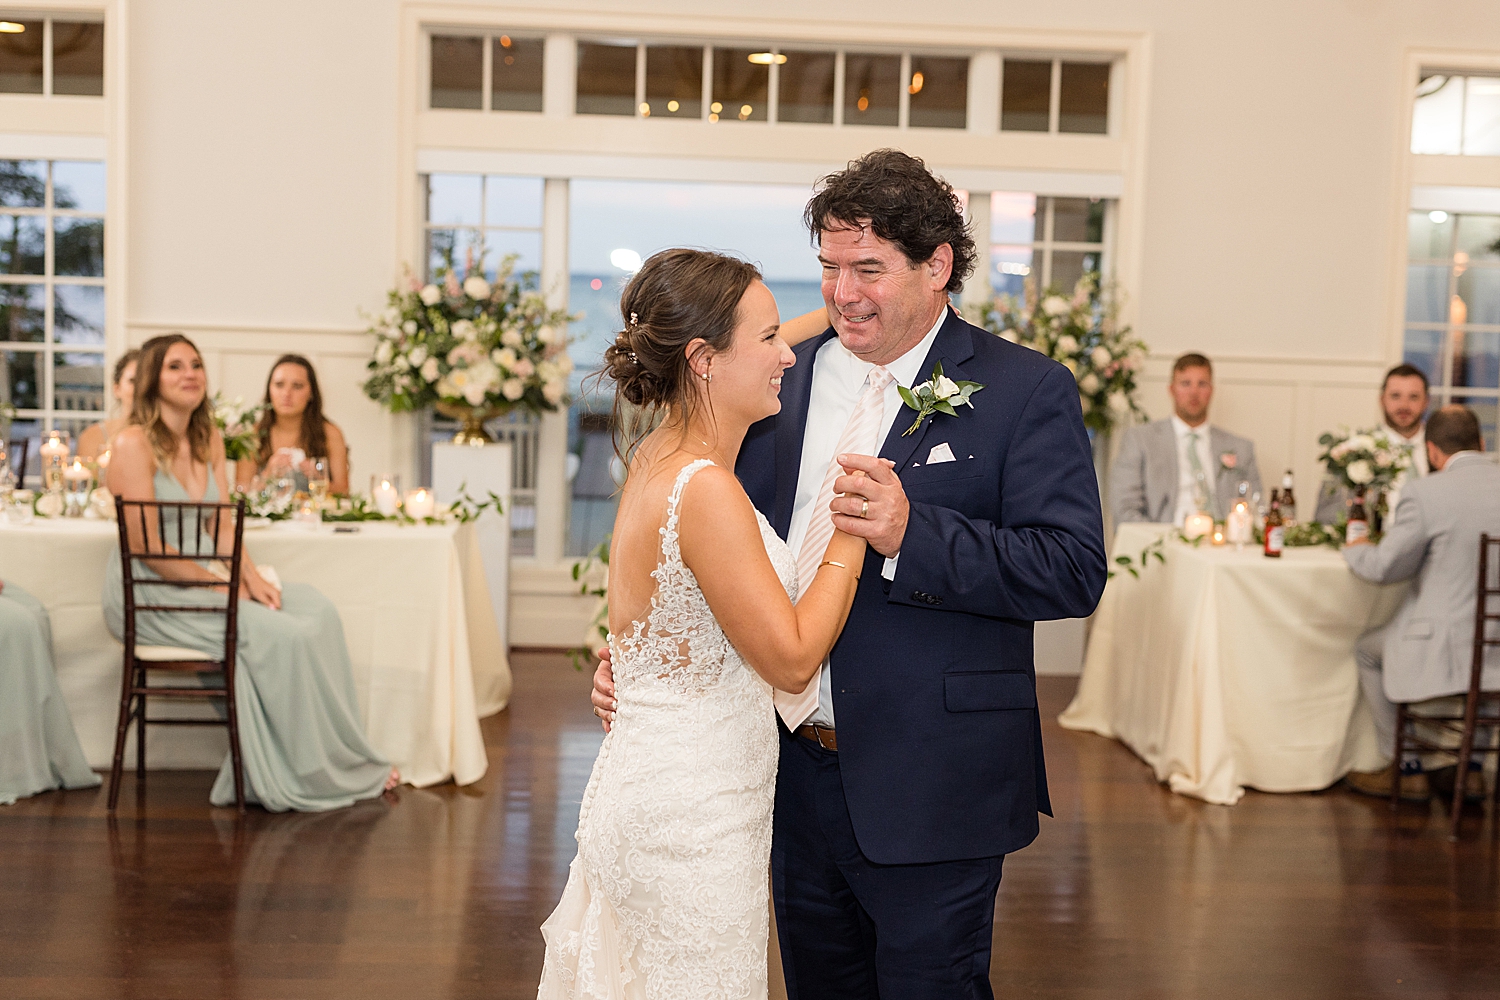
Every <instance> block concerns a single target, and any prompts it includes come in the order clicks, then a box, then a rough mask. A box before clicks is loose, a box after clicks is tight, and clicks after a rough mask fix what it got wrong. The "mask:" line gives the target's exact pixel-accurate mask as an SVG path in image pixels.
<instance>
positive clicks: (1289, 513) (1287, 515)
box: [1281, 469, 1297, 527]
mask: <svg viewBox="0 0 1500 1000" xmlns="http://www.w3.org/2000/svg"><path fill="white" fill-rule="evenodd" d="M1281 519H1282V520H1283V521H1285V522H1286V524H1287V526H1288V527H1290V526H1291V525H1294V524H1296V523H1297V498H1296V497H1295V496H1294V495H1293V493H1292V470H1291V469H1287V470H1286V475H1284V476H1282V477H1281Z"/></svg>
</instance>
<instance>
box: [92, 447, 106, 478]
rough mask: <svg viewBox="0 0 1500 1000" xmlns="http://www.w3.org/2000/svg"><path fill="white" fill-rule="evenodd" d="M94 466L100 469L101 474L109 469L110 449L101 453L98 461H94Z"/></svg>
mask: <svg viewBox="0 0 1500 1000" xmlns="http://www.w3.org/2000/svg"><path fill="white" fill-rule="evenodd" d="M94 464H95V465H97V466H98V467H99V471H100V472H103V471H104V470H105V469H107V468H109V449H108V448H105V449H104V450H103V451H101V452H100V453H99V457H98V458H96V459H94Z"/></svg>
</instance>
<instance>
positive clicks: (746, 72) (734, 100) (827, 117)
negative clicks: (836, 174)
mask: <svg viewBox="0 0 1500 1000" xmlns="http://www.w3.org/2000/svg"><path fill="white" fill-rule="evenodd" d="M968 101H969V57H968V55H966V54H963V55H960V54H954V55H933V54H922V53H901V52H860V51H853V50H850V51H844V50H829V51H817V50H804V49H798V48H782V47H780V46H776V45H759V46H757V45H735V46H721V45H682V44H660V45H658V44H654V43H649V42H642V43H637V44H629V43H618V42H607V41H583V42H579V43H578V100H577V105H576V109H575V110H576V111H577V113H578V114H581V115H637V116H639V117H641V118H686V119H697V120H702V121H707V122H734V121H742V122H765V121H771V122H778V121H779V122H801V123H811V124H822V125H870V126H876V127H884V128H905V127H911V128H957V129H962V128H965V127H967V125H968Z"/></svg>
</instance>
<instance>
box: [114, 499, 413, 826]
mask: <svg viewBox="0 0 1500 1000" xmlns="http://www.w3.org/2000/svg"><path fill="white" fill-rule="evenodd" d="M153 482H154V485H155V489H156V499H158V500H189V499H190V497H189V496H188V494H187V491H186V490H185V489H183V487H182V484H180V483H178V482H177V480H176V479H174V478H172V477H171V476H169V475H167V474H166V473H165V472H162V471H158V472H157V473H156V476H155V479H154V481H153ZM218 498H219V490H218V486H217V484H216V483H215V482H214V477H213V471H212V470H209V477H208V488H207V490H206V491H205V492H204V495H203V502H206V503H212V502H217V501H218ZM167 516H168V524H167V532H168V537H169V539H170V538H174V537H175V535H176V521H175V520H173V519H172V515H171V512H170V511H169V512H167ZM185 527H186V528H188V529H189V530H191V527H192V526H185ZM147 572H149V570H148V571H147ZM149 589H150V590H155V591H160V592H162V593H158V594H152V595H149V596H148V595H146V594H144V593H143V592H142V590H141V589H139V588H138V590H137V600H138V601H149V602H151V603H162V604H181V603H189V602H191V603H201V604H212V603H215V602H218V603H219V604H221V605H222V603H223V596H222V595H220V594H216V593H213V592H206V591H203V590H195V589H189V588H178V587H172V588H167V587H156V588H149ZM242 593H243V592H242ZM124 607H125V598H124V584H123V582H122V580H121V577H120V553H119V550H118V546H117V547H116V550H115V551H114V552H113V553H112V554H111V556H110V564H109V569H108V570H107V571H106V573H105V577H104V618H105V621H106V623H107V624H108V625H109V630H110V631H111V632H113V633H114V634H115V636H116V637H123V636H124V632H125V613H124ZM136 641H137V642H140V643H148V644H152V645H160V646H185V647H187V648H189V649H198V650H202V651H203V652H205V653H220V652H222V651H223V649H224V619H223V618H221V617H219V616H217V615H202V614H175V615H174V614H170V613H166V612H157V613H143V614H137V615H136ZM236 650H237V651H236V654H235V704H236V706H237V707H238V709H239V725H240V751H241V757H242V759H243V761H244V768H245V798H246V800H247V801H250V802H258V803H260V804H261V805H262V806H264V807H265V808H266V809H268V810H270V811H271V812H285V811H287V810H298V811H302V812H317V811H321V810H326V809H340V808H343V807H344V806H347V805H351V804H352V803H355V802H358V801H360V800H361V799H368V798H373V797H375V796H377V795H379V794H380V793H381V792H382V791H383V790H384V788H385V781H386V778H387V776H388V775H389V774H390V771H391V765H390V764H389V763H388V762H387V761H385V760H383V759H382V758H381V756H380V755H379V754H378V753H376V752H375V751H374V750H373V749H372V748H371V747H370V744H369V741H368V740H366V739H365V735H364V727H363V726H362V725H361V724H360V719H359V704H358V701H357V699H356V697H355V693H354V675H353V670H352V668H351V667H350V664H349V650H348V647H347V646H346V645H345V643H344V627H343V623H342V622H340V621H339V614H338V611H337V609H335V608H334V606H333V602H332V601H330V600H328V598H326V597H324V596H323V595H322V594H320V593H319V592H318V591H317V590H316V589H314V588H313V587H310V586H308V585H307V584H299V583H287V584H285V585H284V586H283V589H282V591H281V609H280V610H279V611H273V610H272V609H270V608H268V607H266V606H265V605H263V604H258V603H256V602H254V601H250V600H247V599H245V598H244V597H243V596H242V597H241V599H240V608H239V641H238V645H237V647H236ZM230 766H231V765H230V761H229V760H228V759H227V757H226V759H225V761H224V765H223V767H221V768H220V769H219V777H218V780H217V781H215V782H214V787H213V791H212V792H211V793H210V795H209V801H211V802H212V803H213V804H214V805H216V806H226V805H232V804H233V803H234V775H233V773H232V771H231V769H230Z"/></svg>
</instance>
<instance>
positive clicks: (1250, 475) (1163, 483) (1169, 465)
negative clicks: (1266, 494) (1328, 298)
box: [1110, 418, 1260, 524]
mask: <svg viewBox="0 0 1500 1000" xmlns="http://www.w3.org/2000/svg"><path fill="white" fill-rule="evenodd" d="M1208 451H1209V455H1210V456H1211V458H1212V460H1213V463H1214V468H1212V469H1206V470H1204V471H1206V472H1207V473H1208V474H1209V476H1210V477H1211V481H1210V484H1209V493H1210V496H1209V501H1210V505H1211V506H1212V507H1213V510H1212V511H1211V512H1210V513H1212V514H1213V515H1214V516H1215V517H1217V518H1221V519H1222V518H1223V517H1224V515H1225V514H1227V513H1228V512H1229V508H1230V506H1231V505H1232V504H1233V503H1234V498H1235V494H1236V491H1237V490H1238V488H1239V484H1240V481H1241V480H1248V481H1249V483H1250V492H1251V493H1259V492H1260V470H1259V469H1257V468H1256V466H1255V445H1254V444H1252V443H1251V442H1250V441H1248V440H1246V439H1245V438H1242V437H1236V436H1235V435H1233V434H1230V433H1229V432H1228V431H1223V430H1220V429H1219V428H1217V427H1210V428H1209V429H1208ZM1229 453H1232V454H1233V455H1234V456H1235V459H1236V461H1235V467H1234V468H1233V469H1225V468H1223V466H1222V465H1221V464H1220V462H1219V459H1220V456H1222V455H1225V454H1229ZM1177 476H1178V473H1177V436H1176V435H1175V434H1173V433H1172V421H1171V418H1168V419H1166V420H1153V421H1152V422H1151V423H1149V424H1142V425H1140V426H1138V427H1132V428H1130V429H1129V430H1127V431H1126V432H1125V437H1124V438H1123V439H1121V441H1120V453H1119V455H1117V456H1116V457H1115V464H1114V468H1113V469H1112V470H1111V472H1110V491H1111V493H1112V494H1113V500H1114V513H1115V523H1116V524H1120V523H1122V522H1125V521H1153V522H1156V523H1159V524H1165V523H1166V522H1168V521H1170V520H1172V512H1173V511H1174V510H1175V509H1176V507H1177Z"/></svg>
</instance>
